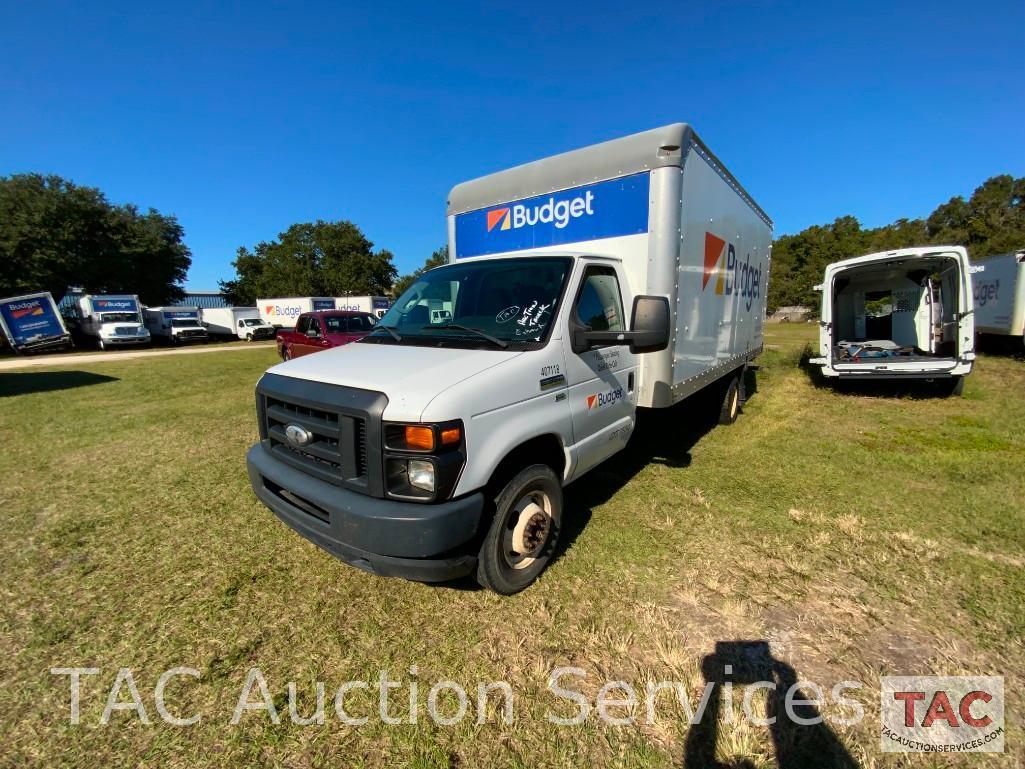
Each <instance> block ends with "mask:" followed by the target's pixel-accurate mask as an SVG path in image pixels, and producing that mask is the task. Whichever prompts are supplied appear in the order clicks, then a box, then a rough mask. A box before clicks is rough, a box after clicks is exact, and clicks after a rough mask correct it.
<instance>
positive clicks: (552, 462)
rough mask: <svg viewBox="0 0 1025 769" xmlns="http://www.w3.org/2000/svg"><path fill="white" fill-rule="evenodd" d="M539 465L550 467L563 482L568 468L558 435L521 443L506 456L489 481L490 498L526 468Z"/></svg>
mask: <svg viewBox="0 0 1025 769" xmlns="http://www.w3.org/2000/svg"><path fill="white" fill-rule="evenodd" d="M537 464H543V465H548V466H549V467H550V468H552V470H553V471H554V472H555V475H556V477H557V478H559V479H560V481H561V479H562V474H563V471H564V470H565V468H566V454H565V453H564V452H563V449H562V441H560V440H559V437H558V436H557V435H553V434H551V433H547V434H545V435H539V436H537V437H536V438H531V439H530V440H529V441H525V442H523V443H521V444H520V445H519V446H517V447H516V448H514V449H513V450H512V451H510V452H509V453H508V454H506V455H505V458H504V459H502V461H501V462H499V463H498V467H496V468H495V471H494V472H493V473H492V474H491V479H490V480H489V481H488V490H489V492H490V494H489V496H490V497H492V498H493V497H494V496H495V495H496V494H498V493H499V492H500V491H501V490H502V488H504V487H505V484H506V483H508V482H509V480H510V479H511V478H512V477H513V476H514V475H516V473H518V472H519V471H520V470H522V469H523V468H524V467H529V466H530V465H537Z"/></svg>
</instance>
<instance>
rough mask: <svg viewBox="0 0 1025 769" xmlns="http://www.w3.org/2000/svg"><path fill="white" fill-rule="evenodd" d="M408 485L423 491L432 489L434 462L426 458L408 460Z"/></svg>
mask: <svg viewBox="0 0 1025 769" xmlns="http://www.w3.org/2000/svg"><path fill="white" fill-rule="evenodd" d="M408 474H409V485H410V486H415V487H416V488H418V489H423V490H424V491H430V492H433V491H434V464H433V463H432V462H428V461H427V460H426V459H411V460H409V470H408Z"/></svg>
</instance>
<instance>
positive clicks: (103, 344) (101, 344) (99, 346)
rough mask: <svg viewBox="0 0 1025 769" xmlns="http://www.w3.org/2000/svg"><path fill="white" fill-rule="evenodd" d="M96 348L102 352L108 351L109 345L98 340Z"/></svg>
mask: <svg viewBox="0 0 1025 769" xmlns="http://www.w3.org/2000/svg"><path fill="white" fill-rule="evenodd" d="M96 347H97V348H99V349H100V350H106V349H107V345H106V344H105V343H104V341H103V340H102V339H97V340H96Z"/></svg>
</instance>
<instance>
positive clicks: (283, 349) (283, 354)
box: [281, 345, 292, 361]
mask: <svg viewBox="0 0 1025 769" xmlns="http://www.w3.org/2000/svg"><path fill="white" fill-rule="evenodd" d="M291 359H292V353H290V352H289V351H288V348H287V347H285V345H281V360H283V361H288V360H291Z"/></svg>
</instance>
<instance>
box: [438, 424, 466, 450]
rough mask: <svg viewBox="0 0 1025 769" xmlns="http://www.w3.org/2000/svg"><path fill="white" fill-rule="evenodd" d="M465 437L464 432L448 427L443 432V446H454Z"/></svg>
mask: <svg viewBox="0 0 1025 769" xmlns="http://www.w3.org/2000/svg"><path fill="white" fill-rule="evenodd" d="M462 437H463V431H462V429H461V428H458V427H447V428H445V429H444V430H442V431H441V445H442V446H454V445H455V444H457V443H459V441H460V440H461V439H462Z"/></svg>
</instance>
